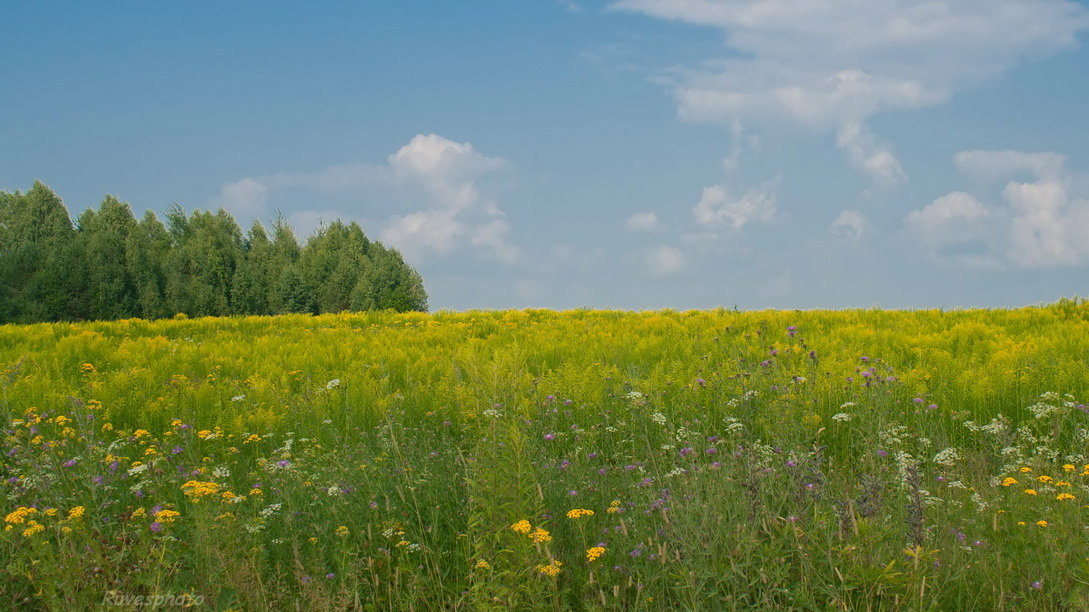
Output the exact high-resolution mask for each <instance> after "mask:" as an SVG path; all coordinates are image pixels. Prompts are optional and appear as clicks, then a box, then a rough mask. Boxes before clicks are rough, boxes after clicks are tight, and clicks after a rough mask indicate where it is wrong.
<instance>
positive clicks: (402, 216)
mask: <svg viewBox="0 0 1089 612" xmlns="http://www.w3.org/2000/svg"><path fill="white" fill-rule="evenodd" d="M505 165H506V163H505V162H504V160H502V159H500V158H497V157H488V156H485V155H482V154H480V153H479V152H477V151H476V149H474V148H473V146H472V145H471V144H469V143H459V142H454V141H452V140H448V139H446V138H443V137H442V136H439V135H437V134H427V135H424V134H420V135H417V136H415V137H414V138H412V140H411V141H409V143H408V144H406V145H405V146H403V147H401V148H400V149H399V150H398V151H397V152H396V153H394V154H392V155H390V156H389V157H388V158H387V164H386V165H376V164H342V165H336V166H330V167H327V168H323V169H320V170H317V171H313V172H296V173H281V174H274V175H268V176H264V177H255V178H244V179H242V180H240V181H236V182H233V183H228V184H226V185H224V186H223V188H222V189H221V190H220V194H219V196H218V197H217V198H216V200H215V202H214V203H215V204H217V205H220V206H223V207H224V208H226V209H227V210H229V211H231V212H232V213H234V214H236V215H238V216H239V217H241V218H243V219H250V218H257V217H260V216H264V215H267V214H268V213H269V212H270V209H269V206H270V204H271V203H273V202H274V201H276V200H277V199H279V200H281V201H289V200H291V199H295V198H300V199H304V201H305V199H310V198H314V197H315V196H322V197H323V198H327V199H334V200H341V201H343V203H344V204H346V205H347V206H349V207H351V208H347V207H345V208H343V209H342V210H341V211H339V212H338V210H336V209H332V208H325V209H322V210H301V211H294V212H292V213H290V215H289V217H290V218H291V219H292V221H293V222H296V223H298V224H299V225H298V226H297V227H298V229H299V231H300V234H303V235H305V234H306V233H308V232H307V230H308V229H309V230H310V231H312V230H313V229H315V228H316V227H318V225H319V222H320V221H321V220H324V221H331V220H332V219H334V218H337V217H340V218H342V219H361V218H362V217H368V218H370V219H371V220H372V221H373V224H375V225H380V226H381V228H382V229H381V232H380V235H381V238H382V240H383V241H385V242H387V243H389V244H391V245H393V246H395V247H397V248H399V249H401V250H403V251H405V252H406V254H407V255H410V256H416V257H419V256H423V255H425V254H427V253H429V252H433V253H439V254H448V253H451V252H453V251H455V250H457V249H460V248H462V247H472V248H475V249H477V250H478V251H482V252H485V253H488V254H490V255H492V256H494V257H495V258H497V259H499V260H500V261H504V262H508V263H509V262H513V261H514V260H516V259H517V256H518V251H517V248H516V247H514V246H513V245H511V244H510V242H509V241H508V239H507V238H508V234H509V233H510V226H509V224H507V222H506V221H504V220H503V211H502V209H501V208H500V206H499V204H498V202H497V201H496V200H495V198H494V197H492V196H491V195H490V191H491V190H490V189H489V188H488V187H487V186H486V185H485V182H486V180H487V179H488V178H489V177H490V176H491V175H492V174H494V173H495V172H496V171H498V170H500V169H502V168H503V167H504V166H505ZM360 202H363V206H362V207H360V204H359V203H360ZM388 202H395V203H396V202H400V203H401V204H402V205H403V208H402V210H403V209H404V208H408V209H409V212H404V213H401V212H397V211H395V210H390V209H389V204H388ZM382 218H385V221H384V222H383V221H378V219H382ZM370 224H371V223H370V222H368V223H366V224H365V225H370Z"/></svg>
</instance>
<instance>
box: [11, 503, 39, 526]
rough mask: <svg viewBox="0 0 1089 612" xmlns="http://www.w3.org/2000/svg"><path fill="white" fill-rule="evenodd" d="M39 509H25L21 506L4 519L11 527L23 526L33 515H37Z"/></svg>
mask: <svg viewBox="0 0 1089 612" xmlns="http://www.w3.org/2000/svg"><path fill="white" fill-rule="evenodd" d="M37 513H38V509H37V508H24V507H23V506H19V507H18V508H16V509H15V510H14V511H13V512H11V513H10V514H8V515H7V516H5V517H4V522H5V523H8V524H9V525H21V524H23V523H25V522H26V519H27V517H28V516H30V515H31V514H37Z"/></svg>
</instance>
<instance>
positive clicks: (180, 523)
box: [0, 302, 1089, 610]
mask: <svg viewBox="0 0 1089 612" xmlns="http://www.w3.org/2000/svg"><path fill="white" fill-rule="evenodd" d="M1087 399H1089V305H1086V304H1083V303H1076V302H1063V303H1059V304H1056V305H1052V306H1046V307H1038V308H1025V309H1016V310H969V311H954V312H942V311H936V310H928V311H911V312H907V311H876V310H874V311H863V310H859V311H813V312H787V311H767V312H741V313H739V312H732V311H701V312H672V311H666V312H649V313H627V312H603V311H573V312H563V313H556V312H551V311H505V312H468V313H461V314H454V313H437V314H430V315H429V314H422V313H415V314H401V315H397V314H392V313H370V314H344V315H322V316H315V317H311V316H303V315H287V316H280V317H244V318H243V317H236V318H207V319H185V318H182V317H178V318H175V319H170V320H163V321H144V320H124V321H119V322H110V323H81V324H37V325H28V326H11V325H9V326H0V419H3V421H4V431H3V448H2V450H3V454H2V459H0V476H2V478H3V484H2V485H0V487H2V490H3V494H4V500H3V505H2V511H3V512H2V514H3V516H4V531H3V532H2V533H0V564H2V568H0V571H2V576H3V580H2V581H0V605H3V606H4V607H21V608H27V607H37V608H46V609H61V608H64V609H69V608H86V607H94V606H98V605H103V604H110V603H117V604H120V605H123V606H127V607H135V606H138V605H140V604H142V603H147V602H154V601H156V600H155V599H154V598H156V597H158V598H160V599H159V600H158V601H159V602H167V603H175V604H176V603H189V604H192V605H203V606H206V607H211V608H214V609H229V608H241V609H294V608H298V609H323V608H324V609H328V608H333V609H342V608H345V607H358V608H363V609H375V610H385V609H397V610H401V609H415V610H439V609H455V608H461V609H497V610H498V609H556V610H559V609H569V608H576V609H628V610H657V609H753V608H765V609H776V608H794V609H814V610H825V609H837V608H839V609H868V608H872V609H941V610H955V609H960V610H967V609H1010V610H1025V609H1086V608H1089V559H1087V557H1089V531H1087V527H1089V523H1087V519H1089V510H1087V508H1089V506H1087V505H1086V504H1087V503H1089V465H1087V464H1089V414H1087V412H1089V408H1086V406H1085V405H1084V404H1083V402H1086V400H1087ZM126 598H127V599H126ZM140 598H144V599H140ZM167 598H170V599H167Z"/></svg>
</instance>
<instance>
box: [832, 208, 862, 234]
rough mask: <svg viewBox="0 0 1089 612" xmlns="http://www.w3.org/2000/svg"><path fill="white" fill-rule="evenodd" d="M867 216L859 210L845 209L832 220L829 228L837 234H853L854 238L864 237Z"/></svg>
mask: <svg viewBox="0 0 1089 612" xmlns="http://www.w3.org/2000/svg"><path fill="white" fill-rule="evenodd" d="M866 225H867V224H866V217H864V216H863V215H862V213H860V212H858V211H857V210H844V211H841V212H840V213H839V215H838V216H837V217H836V218H835V219H834V220H833V221H832V224H831V225H830V226H829V227H828V229H829V230H830V231H831V232H833V233H837V234H844V235H848V236H851V237H852V238H854V239H856V240H857V239H859V238H861V237H862V233H863V232H864V231H866Z"/></svg>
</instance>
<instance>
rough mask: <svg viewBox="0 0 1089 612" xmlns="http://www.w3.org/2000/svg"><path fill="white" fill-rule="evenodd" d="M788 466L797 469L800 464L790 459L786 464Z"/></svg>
mask: <svg viewBox="0 0 1089 612" xmlns="http://www.w3.org/2000/svg"><path fill="white" fill-rule="evenodd" d="M786 466H787V467H797V466H798V462H797V461H795V460H793V459H790V460H788V461H787V462H786Z"/></svg>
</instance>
